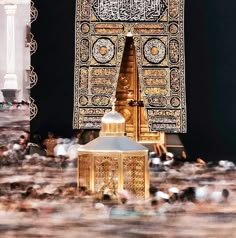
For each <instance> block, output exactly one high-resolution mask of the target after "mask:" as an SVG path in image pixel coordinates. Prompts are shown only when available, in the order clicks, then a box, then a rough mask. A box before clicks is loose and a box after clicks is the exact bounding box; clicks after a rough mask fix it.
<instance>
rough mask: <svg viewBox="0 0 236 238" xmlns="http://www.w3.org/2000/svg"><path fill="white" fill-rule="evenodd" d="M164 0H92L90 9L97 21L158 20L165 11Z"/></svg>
mask: <svg viewBox="0 0 236 238" xmlns="http://www.w3.org/2000/svg"><path fill="white" fill-rule="evenodd" d="M166 9H167V4H166V2H165V1H164V0H136V1H134V0H112V1H111V0H94V1H93V4H92V10H93V13H94V15H95V16H96V17H97V19H98V20H99V21H113V22H114V21H123V22H140V21H142V22H146V21H148V22H150V21H155V22H156V21H158V20H159V19H160V18H161V17H162V16H163V15H164V13H165V12H166Z"/></svg>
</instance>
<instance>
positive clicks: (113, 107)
mask: <svg viewBox="0 0 236 238" xmlns="http://www.w3.org/2000/svg"><path fill="white" fill-rule="evenodd" d="M111 105H112V111H113V112H114V111H115V107H116V98H115V97H112V98H111Z"/></svg>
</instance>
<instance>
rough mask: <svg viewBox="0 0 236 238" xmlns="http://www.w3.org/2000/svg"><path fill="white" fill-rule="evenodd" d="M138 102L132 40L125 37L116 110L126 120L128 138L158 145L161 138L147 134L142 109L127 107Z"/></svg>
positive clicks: (138, 91) (154, 134)
mask: <svg viewBox="0 0 236 238" xmlns="http://www.w3.org/2000/svg"><path fill="white" fill-rule="evenodd" d="M140 100H142V98H141V93H140V90H139V83H138V74H137V64H136V56H135V47H134V43H133V38H131V37H127V38H126V45H125V49H124V55H123V59H122V63H121V67H120V75H119V79H118V84H117V89H116V110H117V111H118V112H120V113H121V114H122V115H123V116H124V118H125V120H126V133H127V136H128V137H129V138H131V139H133V140H135V141H139V142H144V143H145V142H157V143H158V142H160V140H161V138H162V136H161V134H160V133H159V132H155V133H150V132H149V128H148V125H147V118H146V114H145V109H144V107H140V106H137V105H133V106H131V105H129V102H131V101H133V102H137V101H140ZM161 143H162V142H161Z"/></svg>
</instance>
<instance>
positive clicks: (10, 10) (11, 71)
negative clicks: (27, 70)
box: [3, 4, 18, 90]
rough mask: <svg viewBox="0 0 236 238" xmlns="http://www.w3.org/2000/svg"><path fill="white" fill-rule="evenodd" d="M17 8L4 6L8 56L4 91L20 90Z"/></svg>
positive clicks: (11, 5)
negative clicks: (16, 71) (17, 67)
mask: <svg viewBox="0 0 236 238" xmlns="http://www.w3.org/2000/svg"><path fill="white" fill-rule="evenodd" d="M16 8H17V6H16V5H14V4H8V5H5V6H4V9H5V12H6V15H7V34H6V36H7V46H6V49H7V55H6V68H7V69H6V75H5V76H4V79H5V81H4V86H3V89H11V90H12V89H13V90H17V89H18V84H17V76H16V73H15V13H16Z"/></svg>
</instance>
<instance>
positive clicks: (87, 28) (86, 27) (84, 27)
mask: <svg viewBox="0 0 236 238" xmlns="http://www.w3.org/2000/svg"><path fill="white" fill-rule="evenodd" d="M80 30H81V32H82V33H83V34H88V33H89V31H90V25H89V23H87V22H84V23H82V24H81V26H80Z"/></svg>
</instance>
